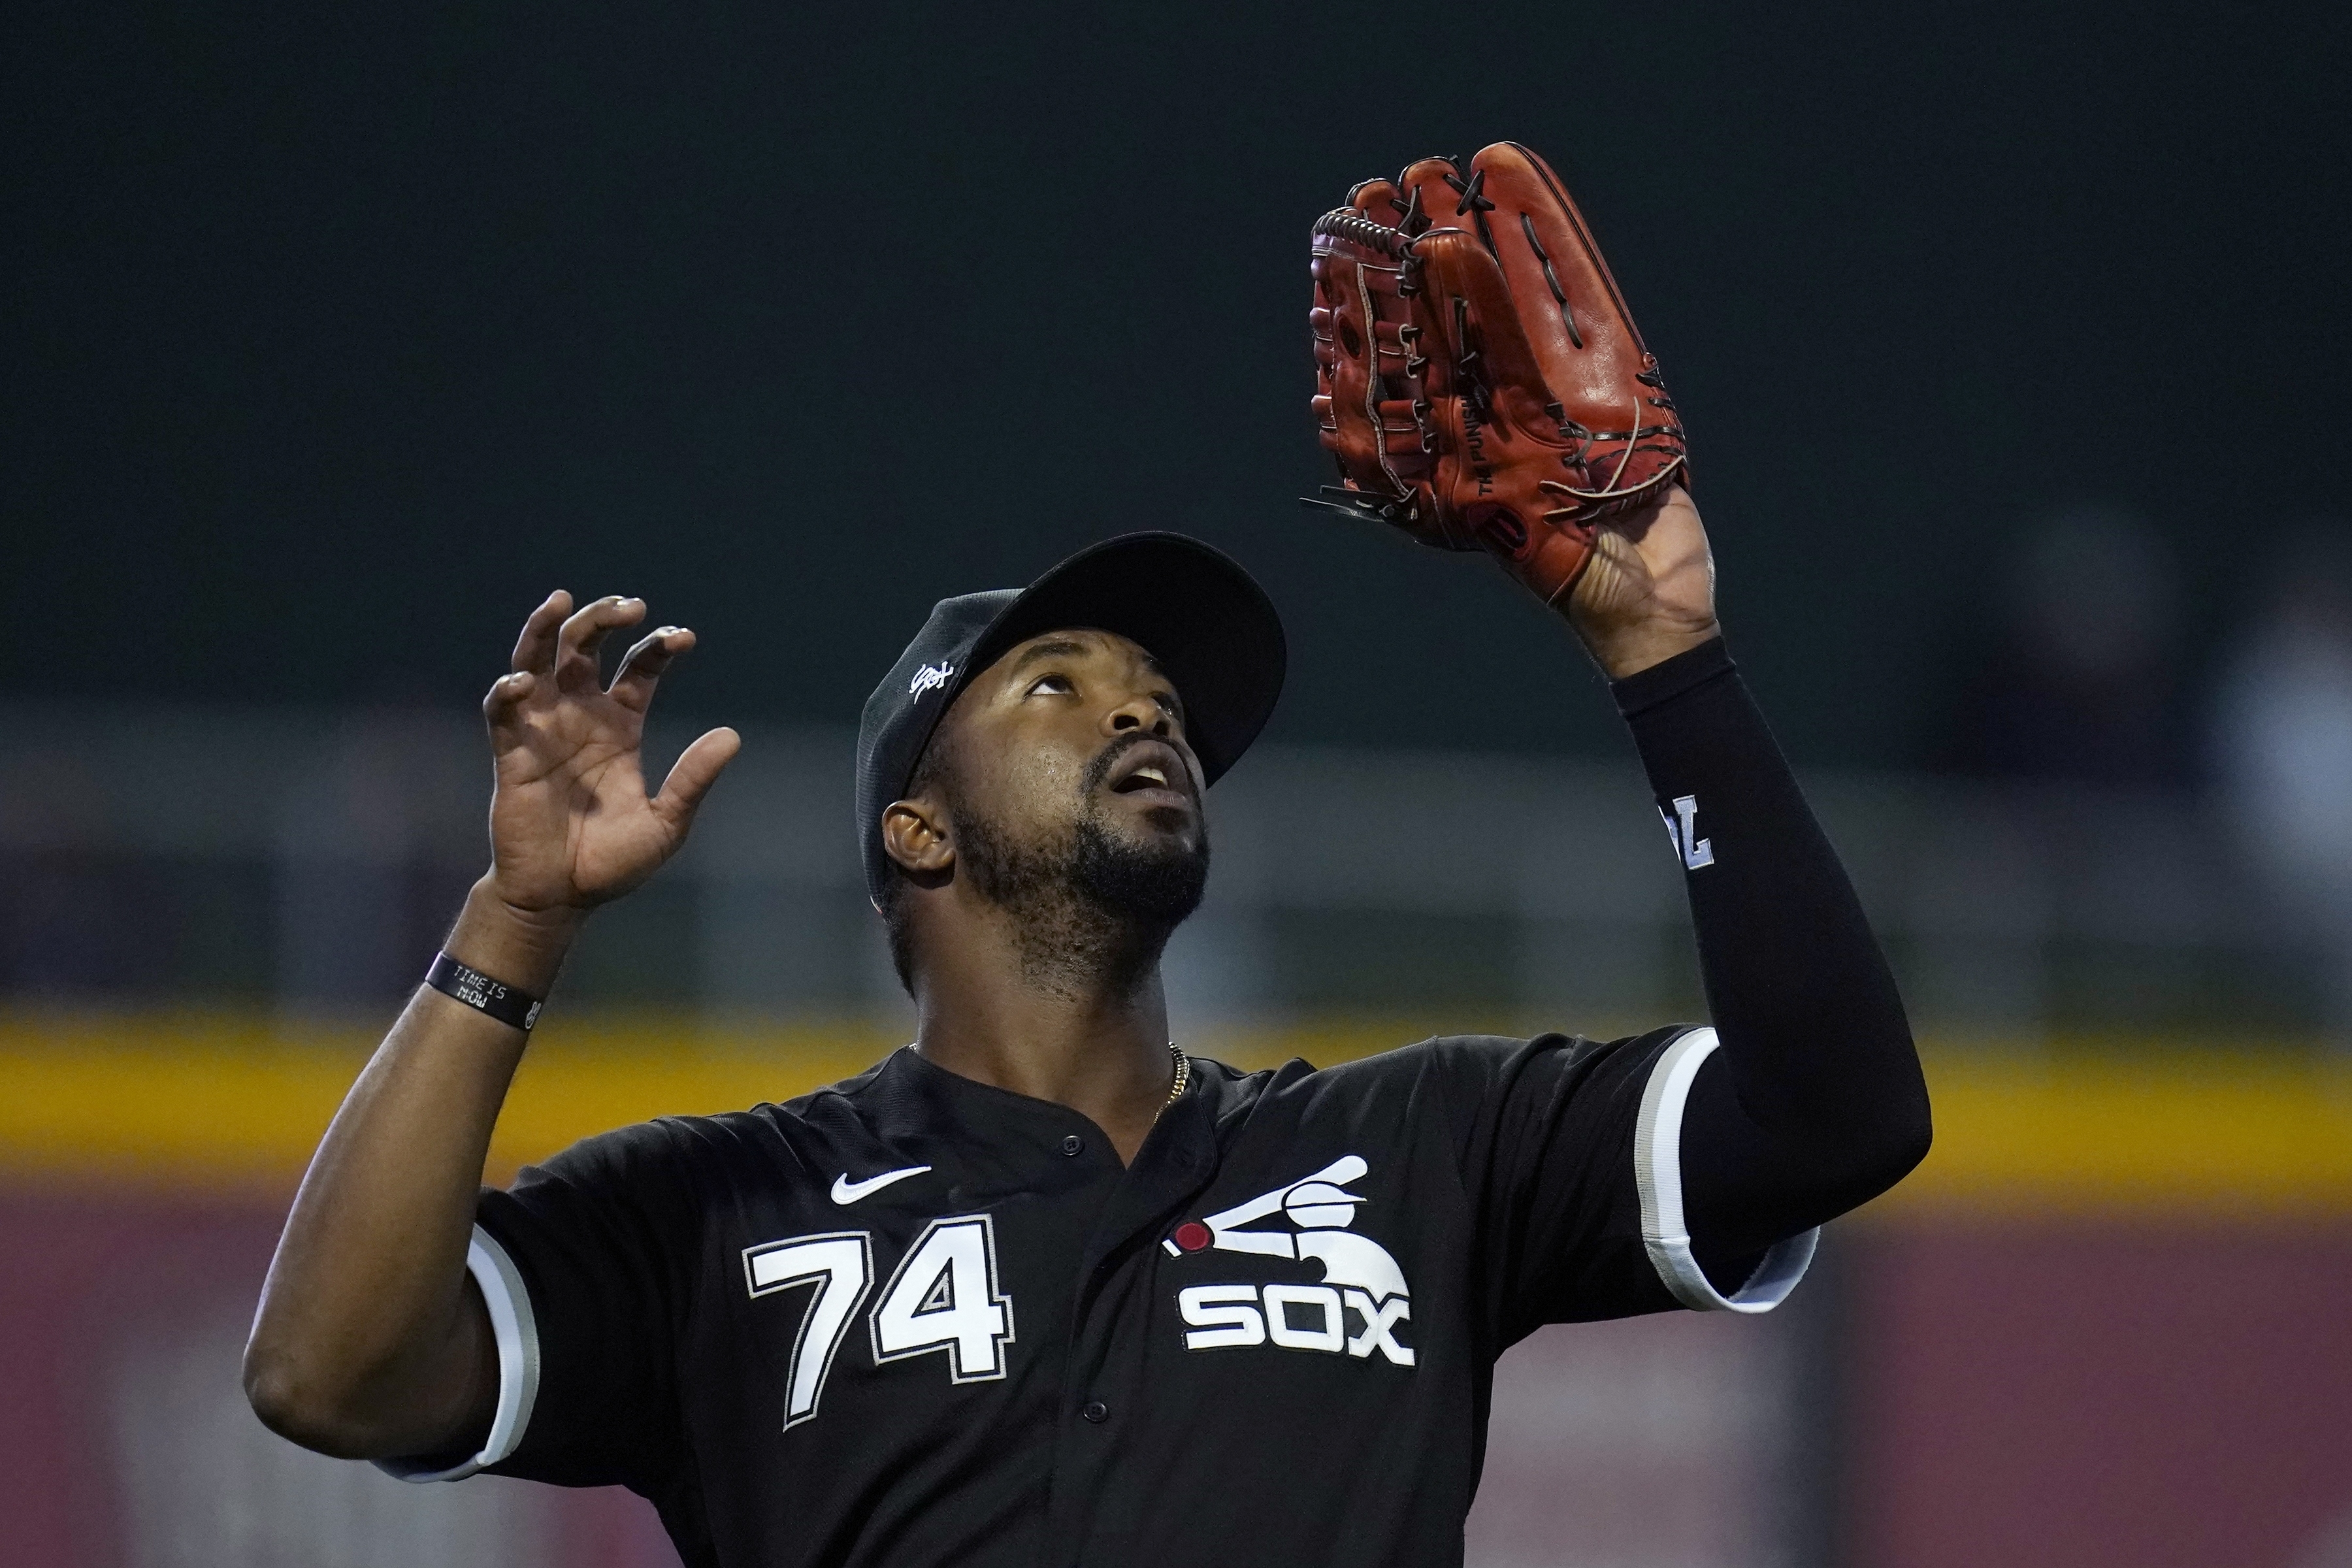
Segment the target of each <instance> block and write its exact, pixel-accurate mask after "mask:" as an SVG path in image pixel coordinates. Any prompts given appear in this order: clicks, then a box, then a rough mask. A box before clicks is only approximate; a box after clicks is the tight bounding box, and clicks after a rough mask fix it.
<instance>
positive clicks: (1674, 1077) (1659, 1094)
mask: <svg viewBox="0 0 2352 1568" xmlns="http://www.w3.org/2000/svg"><path fill="white" fill-rule="evenodd" d="M1721 1043H1722V1042H1721V1041H1720V1040H1718V1039H1717V1037H1716V1033H1715V1031H1714V1030H1713V1029H1693V1030H1691V1031H1690V1032H1688V1033H1687V1034H1685V1035H1683V1036H1682V1037H1680V1038H1678V1039H1676V1040H1675V1042H1674V1043H1673V1044H1672V1045H1670V1046H1668V1047H1666V1048H1665V1050H1664V1053H1663V1054H1662V1055H1660V1056H1659V1058H1658V1060H1657V1065H1656V1066H1654V1067H1653V1068H1651V1069H1650V1081H1649V1083H1648V1085H1647V1086H1646V1087H1644V1088H1643V1090H1642V1116H1641V1121H1639V1122H1637V1123H1636V1124H1635V1125H1634V1129H1633V1183H1634V1185H1635V1186H1636V1187H1637V1188H1639V1189H1640V1191H1641V1194H1642V1245H1643V1247H1647V1248H1648V1249H1649V1253H1650V1262H1651V1265H1652V1266H1653V1267H1654V1268H1656V1269H1657V1271H1658V1278H1659V1279H1663V1280H1664V1281H1665V1285H1666V1289H1669V1290H1671V1291H1673V1292H1674V1295H1675V1300H1677V1301H1680V1302H1681V1303H1682V1304H1683V1305H1684V1306H1685V1307H1689V1308H1691V1309H1693V1310H1696V1311H1701V1312H1769V1311H1770V1310H1772V1309H1773V1308H1775V1307H1777V1306H1779V1305H1780V1303H1781V1302H1783V1301H1785V1300H1788V1299H1789V1292H1790V1291H1791V1290H1793V1289H1796V1288H1797V1281H1798V1280H1800V1279H1803V1278H1804V1277H1805V1270H1806V1269H1807V1268H1810V1267H1811V1264H1812V1261H1813V1247H1814V1246H1815V1245H1816V1244H1817V1243H1819V1242H1820V1240H1821V1238H1822V1233H1821V1227H1820V1226H1815V1227H1814V1228H1812V1229H1811V1230H1809V1231H1807V1232H1805V1233H1804V1234H1803V1235H1802V1236H1792V1237H1790V1238H1789V1239H1788V1240H1786V1241H1781V1242H1776V1243H1774V1244H1773V1245H1772V1247H1770V1248H1769V1249H1768V1250H1767V1251H1766V1252H1765V1254H1764V1258H1763V1261H1762V1262H1760V1263H1759V1264H1757V1266H1756V1271H1755V1272H1754V1273H1752V1274H1750V1275H1749V1276H1748V1279H1747V1282H1746V1283H1745V1284H1743V1285H1741V1286H1740V1287H1739V1289H1738V1290H1735V1291H1734V1292H1732V1293H1731V1294H1730V1295H1728V1296H1726V1295H1725V1294H1723V1292H1721V1291H1720V1290H1717V1289H1716V1288H1715V1286H1714V1285H1713V1284H1712V1283H1710V1282H1709V1281H1708V1279H1707V1277H1706V1271H1705V1270H1704V1269H1702V1268H1699V1266H1698V1260H1697V1259H1696V1258H1693V1257H1692V1256H1691V1242H1690V1232H1689V1231H1688V1230H1687V1229H1686V1228H1685V1226H1684V1224H1683V1162H1682V1139H1683V1106H1684V1104H1685V1101H1687V1100H1689V1099H1690V1087H1691V1080H1692V1079H1696V1077H1698V1069H1699V1065H1700V1064H1701V1063H1703V1062H1705V1061H1706V1058H1708V1057H1709V1056H1710V1055H1712V1054H1713V1053H1714V1051H1715V1048H1716V1047H1717V1046H1718V1045H1720V1044H1721Z"/></svg>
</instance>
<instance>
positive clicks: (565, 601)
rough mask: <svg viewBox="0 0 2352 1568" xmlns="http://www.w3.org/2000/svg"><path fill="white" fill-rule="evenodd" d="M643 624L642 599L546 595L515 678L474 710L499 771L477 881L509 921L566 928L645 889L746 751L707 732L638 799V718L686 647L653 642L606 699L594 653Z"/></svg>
mask: <svg viewBox="0 0 2352 1568" xmlns="http://www.w3.org/2000/svg"><path fill="white" fill-rule="evenodd" d="M645 616H646V605H645V601H644V600H642V599H628V598H620V597H608V598H603V599H598V600H595V601H593V603H590V604H588V605H583V606H582V607H581V608H580V609H579V610H577V611H576V612H575V611H573V610H572V596H571V595H569V594H566V593H563V592H561V591H558V592H556V593H554V594H551V595H549V596H548V598H547V601H546V603H544V604H542V605H540V606H539V608H538V609H536V610H534V611H532V612H531V615H530V619H529V620H528V621H526V622H525V623H524V624H523V628H522V636H521V637H520V638H518V639H517V640H516V643H515V650H514V668H513V671H512V673H510V674H509V675H506V676H504V677H502V678H500V679H499V681H498V682H497V684H495V685H493V686H492V687H491V688H490V692H489V696H488V698H486V699H484V700H483V703H482V715H483V717H484V718H485V719H486V720H488V722H489V730H490V746H491V751H492V752H493V754H494V756H495V758H496V762H497V770H498V789H497V794H496V795H494V796H493V797H492V800H491V803H490V850H491V860H492V864H491V868H490V873H489V876H488V878H487V879H485V881H486V883H487V884H488V890H490V891H492V892H494V893H495V894H496V896H497V898H498V899H499V901H500V902H502V903H504V904H505V905H506V906H507V907H508V908H509V909H510V910H514V911H515V912H516V913H517V914H519V915H523V916H526V917H529V918H535V919H540V920H544V921H550V922H555V923H561V922H563V921H576V919H577V918H578V917H579V916H580V915H583V914H584V913H585V912H586V911H587V910H591V909H593V908H594V907H595V906H596V905H598V904H601V903H604V902H606V901H607V900H612V899H616V898H618V897H620V896H621V895H622V894H623V893H625V892H627V891H629V890H630V889H632V888H635V887H636V886H637V885H638V884H639V883H641V882H643V881H644V880H645V879H646V878H647V877H650V876H652V875H653V873H654V871H655V870H656V868H658V867H659V866H660V865H661V863H662V862H663V861H665V860H667V859H668V858H670V856H672V855H674V854H676V853H677V848H678V846H679V845H680V844H682V843H684V842H685V840H686V833H687V828H688V826H690V825H691V824H692V822H693V820H694V813H695V809H696V807H698V805H701V803H702V797H703V795H704V794H705V793H706V792H708V791H709V788H710V785H711V783H712V781H714V780H715V779H717V778H718V776H719V770H720V769H722V768H724V767H725V766H726V765H727V763H729V761H730V760H731V759H732V758H733V757H734V755H735V753H736V752H737V751H738V750H739V749H740V746H741V744H742V742H741V739H740V737H739V736H738V735H737V734H736V733H735V731H732V730H728V729H719V730H713V731H710V732H709V733H708V734H706V735H704V736H702V737H701V738H700V739H699V740H698V741H696V742H694V744H692V745H691V746H688V748H687V749H686V752H685V753H684V754H683V755H681V756H680V757H679V758H678V759H677V763H676V764H675V765H674V766H673V767H672V768H671V769H670V771H669V776H668V778H667V779H666V780H665V781H664V782H663V784H662V786H661V790H660V792H659V793H658V794H653V795H649V794H648V793H647V792H646V778H645V772H644V767H643V758H642V755H641V747H642V744H643V742H644V737H645V719H646V709H647V708H648V707H649V706H650V705H651V703H652V701H653V695H654V687H655V685H656V682H658V681H659V680H660V679H661V677H662V675H663V673H664V672H665V671H666V670H667V669H668V668H669V666H670V664H671V662H672V661H674V660H675V659H676V658H677V657H678V656H679V655H680V654H683V653H684V652H686V651H687V649H688V648H690V647H693V646H694V634H693V633H692V632H690V631H688V630H687V629H686V628H685V627H683V626H662V627H658V628H656V630H655V631H653V632H651V633H649V634H647V635H646V637H642V638H640V639H639V640H638V642H637V643H636V645H635V647H632V648H630V650H629V652H628V656H627V657H626V658H624V659H623V660H622V662H621V668H620V669H619V671H618V672H617V673H616V674H615V675H614V677H613V680H612V684H611V685H610V686H609V687H608V686H606V685H605V684H604V677H603V673H602V669H601V666H600V664H599V661H598V657H597V656H598V650H599V648H600V647H602V645H603V643H604V638H605V637H608V636H609V635H611V634H612V633H613V632H614V631H618V630H621V629H623V628H625V627H629V626H635V625H636V624H637V623H638V622H640V621H642V620H643V619H645Z"/></svg>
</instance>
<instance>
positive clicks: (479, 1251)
mask: <svg viewBox="0 0 2352 1568" xmlns="http://www.w3.org/2000/svg"><path fill="white" fill-rule="evenodd" d="M466 1268H467V1272H469V1273H471V1274H472V1275H473V1277H474V1283H475V1284H477V1285H478V1286H480V1287H481V1290H482V1304H483V1305H484V1306H485V1307H488V1309H489V1310H490V1331H491V1333H492V1334H493V1335H494V1336H495V1337H496V1339H497V1341H498V1346H499V1403H498V1406H497V1409H496V1410H495V1411H494V1412H493V1413H492V1415H491V1416H490V1434H489V1436H488V1437H485V1438H484V1439H483V1440H482V1447H481V1452H479V1453H478V1454H476V1455H475V1456H474V1457H473V1458H470V1459H467V1461H465V1463H463V1464H460V1465H454V1466H451V1467H449V1468H446V1469H439V1470H430V1469H426V1468H423V1467H422V1466H420V1465H418V1464H417V1463H416V1461H415V1460H413V1459H378V1460H377V1461H376V1468H378V1469H380V1470H383V1471H384V1472H385V1473H387V1474H389V1475H394V1476H397V1477H399V1478H400V1479H402V1480H404V1481H462V1480H464V1479H466V1478H467V1476H470V1475H472V1474H474V1473H475V1472H476V1471H477V1470H479V1469H481V1468H483V1467H484V1466H487V1465H495V1464H497V1463H498V1462H499V1460H500V1459H503V1458H506V1457H507V1456H508V1455H509V1454H511V1453H513V1452H514V1451H515V1449H516V1448H518V1447H521V1445H522V1435H523V1431H524V1429H525V1428H526V1427H528V1426H530V1407H531V1405H533V1404H535V1403H537V1401H538V1399H539V1324H538V1321H536V1320H535V1319H534V1318H532V1316H531V1311H530V1290H529V1289H528V1288H526V1287H525V1286H524V1284H523V1282H522V1275H521V1273H520V1271H519V1270H518V1269H517V1268H515V1266H514V1259H513V1258H509V1257H508V1256H507V1249H506V1248H505V1247H500V1246H499V1243H498V1239H497V1238H496V1237H493V1236H491V1235H490V1233H489V1232H488V1231H487V1230H484V1229H483V1228H482V1227H481V1226H475V1227H474V1240H473V1244H472V1245H471V1246H470V1247H467V1249H466Z"/></svg>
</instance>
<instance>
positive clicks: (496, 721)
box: [482, 669, 539, 735]
mask: <svg viewBox="0 0 2352 1568" xmlns="http://www.w3.org/2000/svg"><path fill="white" fill-rule="evenodd" d="M538 686H539V677H538V676H536V675H534V674H532V673H531V672H530V670H527V669H519V670H516V671H515V672H514V673H513V674H511V675H501V676H499V678H498V679H496V680H494V681H492V682H490V694H489V695H488V697H485V698H483V699H482V717H483V718H484V719H485V720H487V721H488V723H489V726H490V733H492V734H493V735H495V734H498V733H499V731H503V730H505V729H506V728H507V727H508V726H509V725H510V724H512V723H513V722H514V721H515V714H516V712H517V710H519V709H520V708H521V706H522V704H523V703H524V701H525V700H528V699H529V698H530V694H531V693H532V692H533V691H534V690H536V689H538Z"/></svg>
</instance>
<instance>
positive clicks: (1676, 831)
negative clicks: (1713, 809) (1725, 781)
mask: <svg viewBox="0 0 2352 1568" xmlns="http://www.w3.org/2000/svg"><path fill="white" fill-rule="evenodd" d="M1658 818H1659V820H1660V821H1662V822H1664V824H1665V825H1666V837H1669V838H1671V839H1673V840H1674V841H1675V854H1677V855H1680V856H1681V857H1682V858H1683V868H1684V869H1685V870H1688V871H1696V870H1697V869H1698V868H1700V867H1701V866H1712V865H1714V864H1715V845H1714V844H1713V843H1712V842H1711V841H1709V840H1707V839H1705V838H1701V837H1699V836H1698V796H1696V795H1676V796H1675V815H1674V816H1667V815H1666V814H1665V812H1664V810H1663V809H1662V810H1660V811H1659V813H1658ZM1676 818H1680V820H1679V821H1677V820H1676Z"/></svg>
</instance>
